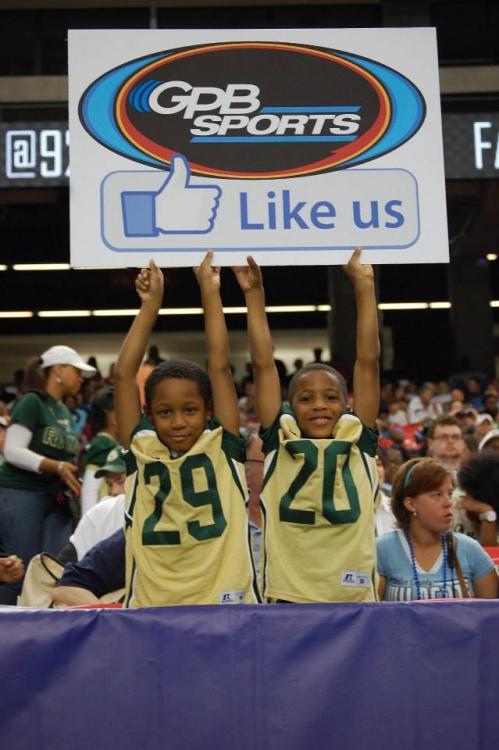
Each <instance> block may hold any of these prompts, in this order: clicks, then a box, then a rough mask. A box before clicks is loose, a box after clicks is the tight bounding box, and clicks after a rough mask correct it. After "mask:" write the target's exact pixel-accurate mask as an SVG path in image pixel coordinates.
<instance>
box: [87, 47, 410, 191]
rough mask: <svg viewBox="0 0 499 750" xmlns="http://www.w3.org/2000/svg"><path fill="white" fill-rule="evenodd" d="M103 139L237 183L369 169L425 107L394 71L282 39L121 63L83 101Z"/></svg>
mask: <svg viewBox="0 0 499 750" xmlns="http://www.w3.org/2000/svg"><path fill="white" fill-rule="evenodd" d="M79 114H80V120H81V122H82V124H83V126H84V127H85V129H86V130H87V131H88V133H89V134H90V135H91V136H92V137H93V138H95V139H96V140H97V141H98V142H99V143H101V144H102V145H103V146H105V147H106V148H108V149H111V150H112V151H115V152H117V153H119V154H121V155H122V156H124V157H126V158H128V159H131V160H133V161H136V162H139V163H141V164H145V165H148V166H153V167H156V168H159V169H165V168H168V167H169V165H170V164H171V161H172V157H173V156H174V155H175V154H182V155H183V156H184V157H185V158H186V159H187V160H188V162H189V165H190V169H191V171H192V172H193V173H195V174H198V175H204V176H207V177H218V178H229V179H230V178H232V179H252V178H253V179H268V178H270V177H272V178H279V177H299V176H302V175H311V174H317V173H321V172H331V171H333V170H338V169H346V168H347V167H350V166H353V165H358V164H362V163H365V162H368V161H371V160H373V159H376V158H378V157H380V156H383V155H384V154H386V153H388V152H389V151H393V150H394V149H396V148H398V147H399V146H401V145H402V144H403V143H405V142H406V141H407V140H409V139H410V138H411V137H412V136H413V135H414V134H415V133H416V131H417V130H418V129H419V128H420V127H421V124H422V122H423V120H424V117H425V102H424V99H423V97H422V95H421V93H420V91H419V90H418V89H417V88H416V86H415V85H414V84H413V83H411V81H409V80H408V79H407V78H406V77H405V76H403V75H401V74H400V73H398V72H397V71H396V70H393V69H392V68H389V67H387V66H385V65H382V64H381V63H379V62H376V61H374V60H370V59H368V58H365V57H360V56H359V55H354V54H350V53H348V52H343V51H339V50H332V49H325V48H322V47H315V46H313V47H312V46H303V45H299V44H288V43H282V42H225V43H218V44H208V45H202V46H194V47H183V48H181V49H175V50H170V51H167V52H159V53H156V54H152V55H148V56H146V57H142V58H139V59H136V60H131V61H129V62H127V63H126V64H124V65H121V66H119V67H118V68H114V69H113V70H111V71H109V72H108V73H106V74H104V75H103V76H101V77H100V78H99V79H97V80H96V81H94V83H92V84H91V85H90V86H89V88H88V89H87V90H86V92H85V93H84V95H83V96H82V98H81V101H80V105H79Z"/></svg>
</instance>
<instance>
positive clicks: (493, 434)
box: [478, 430, 499, 451]
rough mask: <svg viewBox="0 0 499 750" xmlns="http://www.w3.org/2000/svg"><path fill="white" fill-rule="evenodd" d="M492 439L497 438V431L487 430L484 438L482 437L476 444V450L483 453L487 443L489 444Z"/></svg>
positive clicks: (498, 431) (498, 434)
mask: <svg viewBox="0 0 499 750" xmlns="http://www.w3.org/2000/svg"><path fill="white" fill-rule="evenodd" d="M494 438H499V430H489V431H488V432H487V434H486V435H485V437H483V438H482V439H481V440H480V442H479V443H478V450H479V451H483V449H484V448H485V446H486V445H487V443H489V442H490V441H491V440H493V439H494Z"/></svg>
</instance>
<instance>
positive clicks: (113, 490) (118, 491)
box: [104, 471, 126, 497]
mask: <svg viewBox="0 0 499 750" xmlns="http://www.w3.org/2000/svg"><path fill="white" fill-rule="evenodd" d="M104 480H105V482H106V484H107V491H108V494H109V495H110V496H111V497H118V495H122V494H123V493H124V492H125V480H126V473H125V472H123V474H115V473H114V472H113V471H108V472H106V474H105V475H104Z"/></svg>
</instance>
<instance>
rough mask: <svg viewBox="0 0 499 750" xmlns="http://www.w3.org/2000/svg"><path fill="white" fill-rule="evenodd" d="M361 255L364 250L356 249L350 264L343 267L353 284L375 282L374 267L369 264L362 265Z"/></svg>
mask: <svg viewBox="0 0 499 750" xmlns="http://www.w3.org/2000/svg"><path fill="white" fill-rule="evenodd" d="M361 253H362V248H361V247H356V248H355V250H354V251H353V253H352V257H351V258H350V260H349V261H348V263H347V264H346V265H345V266H343V270H344V271H345V273H346V275H347V276H348V278H349V279H350V281H351V282H352V284H355V283H356V282H357V281H374V271H373V267H372V266H371V265H369V264H365V265H362V263H361V262H360V256H361Z"/></svg>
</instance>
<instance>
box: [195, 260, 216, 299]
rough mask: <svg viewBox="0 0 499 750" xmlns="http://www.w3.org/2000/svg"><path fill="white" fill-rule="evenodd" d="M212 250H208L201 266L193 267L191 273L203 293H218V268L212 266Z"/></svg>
mask: <svg viewBox="0 0 499 750" xmlns="http://www.w3.org/2000/svg"><path fill="white" fill-rule="evenodd" d="M212 260H213V250H208V252H207V253H206V255H205V256H204V258H203V261H202V263H201V265H199V266H195V267H194V269H193V271H194V275H195V276H196V279H197V281H198V284H199V286H200V288H201V291H203V292H209V291H217V292H218V291H220V266H212V265H211V262H212Z"/></svg>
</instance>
